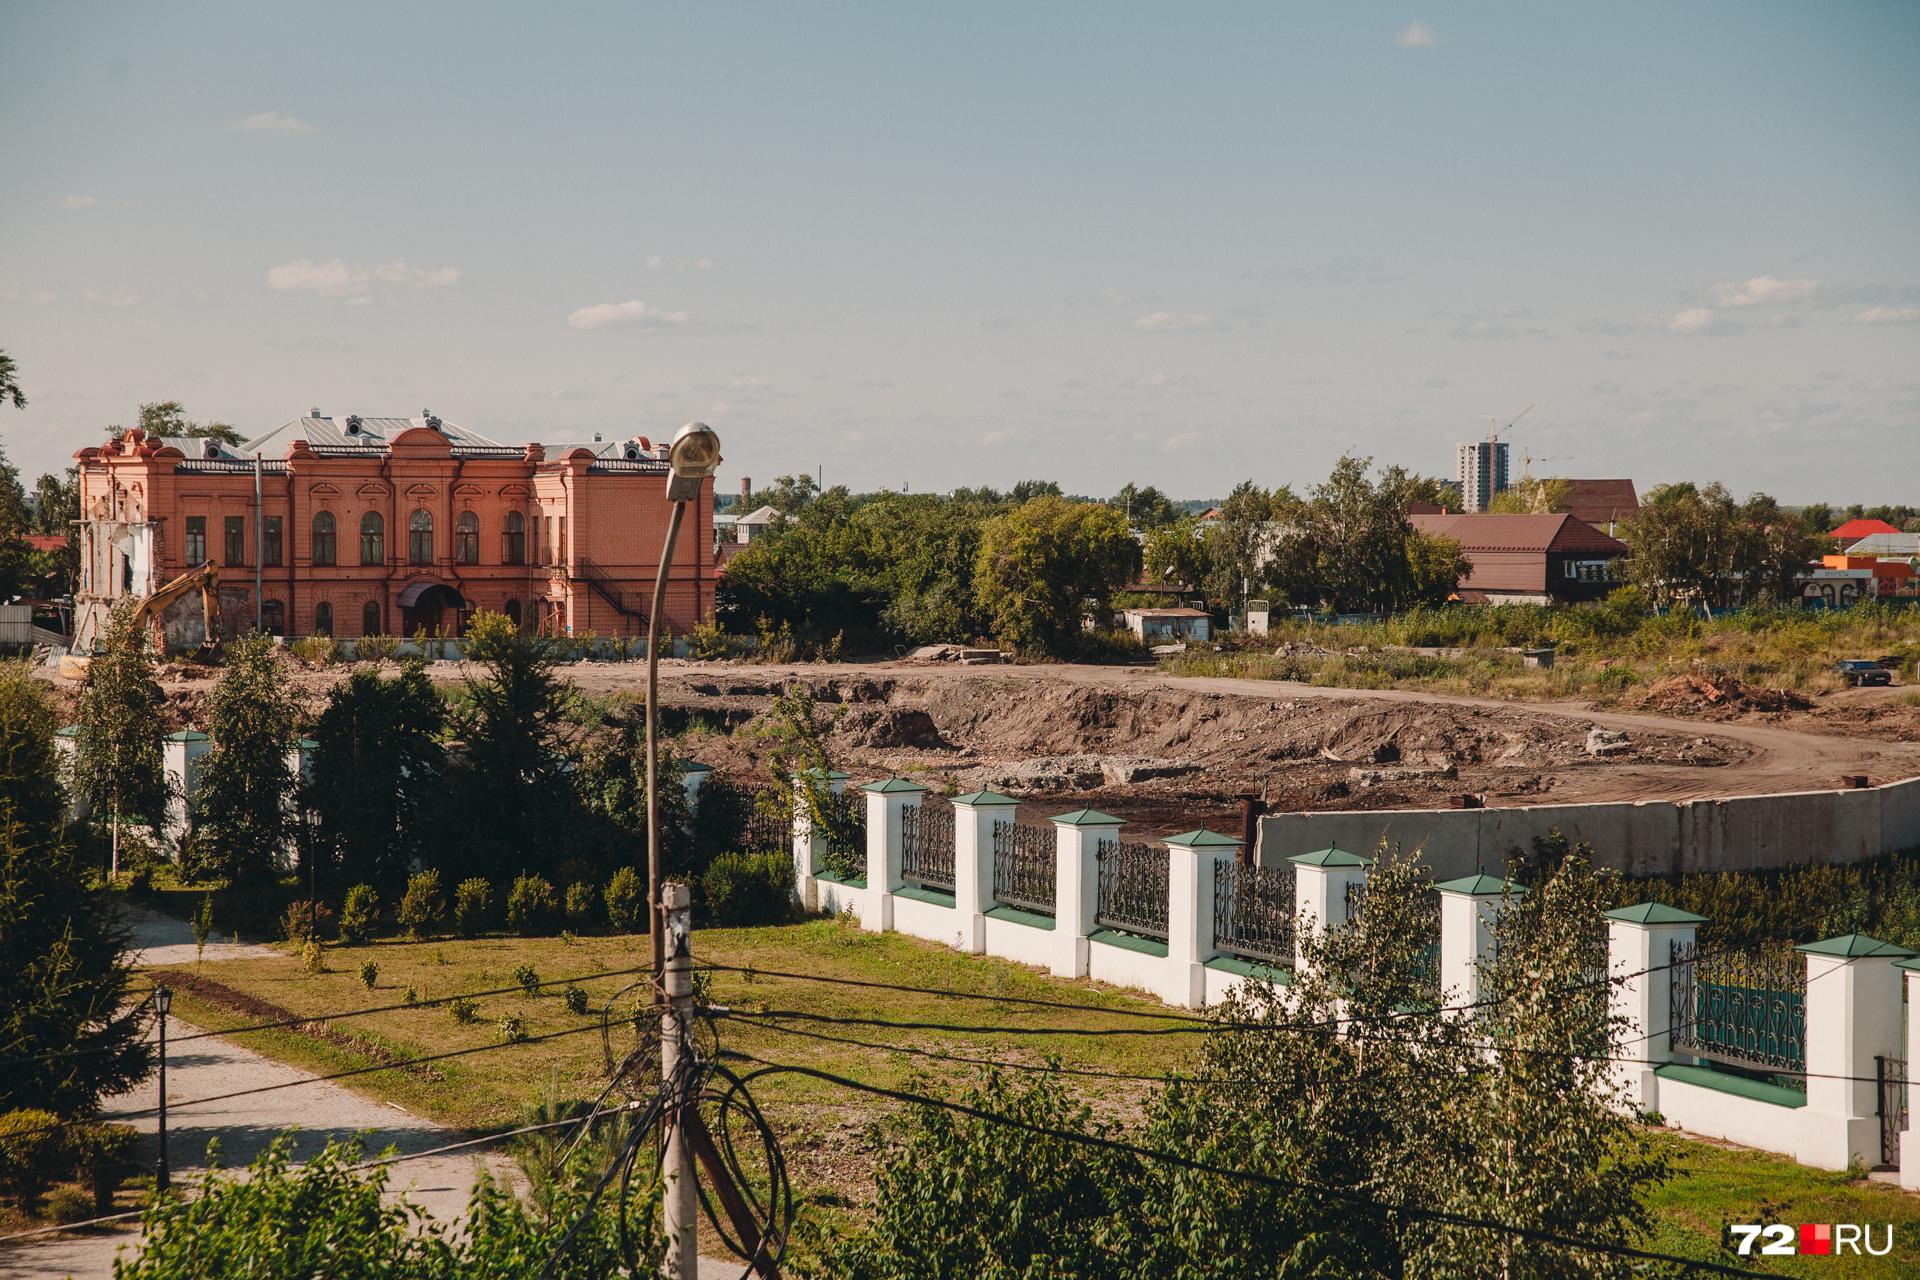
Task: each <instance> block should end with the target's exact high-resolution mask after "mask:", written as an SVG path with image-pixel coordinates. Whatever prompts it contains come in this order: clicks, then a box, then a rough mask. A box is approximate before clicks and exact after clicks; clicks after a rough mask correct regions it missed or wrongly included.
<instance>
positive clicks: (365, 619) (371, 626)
mask: <svg viewBox="0 0 1920 1280" xmlns="http://www.w3.org/2000/svg"><path fill="white" fill-rule="evenodd" d="M385 629H386V628H385V625H384V624H383V623H382V621H381V619H380V602H379V601H378V600H369V601H367V603H366V607H365V608H363V609H361V610H360V634H361V635H363V636H377V635H379V634H380V633H381V632H382V631H383V630H385Z"/></svg>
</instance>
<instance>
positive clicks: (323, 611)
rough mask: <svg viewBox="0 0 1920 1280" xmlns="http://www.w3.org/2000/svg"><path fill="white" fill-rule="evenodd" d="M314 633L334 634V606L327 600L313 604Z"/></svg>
mask: <svg viewBox="0 0 1920 1280" xmlns="http://www.w3.org/2000/svg"><path fill="white" fill-rule="evenodd" d="M313 634H315V635H317V636H330V635H332V634H333V606H332V605H330V604H328V603H327V602H326V601H325V600H322V601H321V602H320V603H319V604H317V605H315V606H313Z"/></svg>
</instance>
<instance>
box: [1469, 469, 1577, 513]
mask: <svg viewBox="0 0 1920 1280" xmlns="http://www.w3.org/2000/svg"><path fill="white" fill-rule="evenodd" d="M1572 494H1573V486H1572V485H1571V484H1569V483H1568V482H1567V481H1565V480H1562V479H1560V478H1559V477H1557V476H1553V477H1549V478H1547V479H1545V480H1536V479H1534V478H1533V477H1532V476H1521V477H1520V481H1519V483H1518V484H1515V485H1513V486H1511V487H1509V488H1507V489H1505V490H1503V491H1502V492H1500V493H1496V494H1494V495H1493V497H1492V498H1491V499H1489V500H1488V502H1487V510H1488V511H1492V512H1496V513H1499V514H1501V515H1533V516H1537V515H1546V514H1548V513H1550V512H1554V511H1565V510H1566V509H1567V499H1568V498H1569V497H1571V496H1572Z"/></svg>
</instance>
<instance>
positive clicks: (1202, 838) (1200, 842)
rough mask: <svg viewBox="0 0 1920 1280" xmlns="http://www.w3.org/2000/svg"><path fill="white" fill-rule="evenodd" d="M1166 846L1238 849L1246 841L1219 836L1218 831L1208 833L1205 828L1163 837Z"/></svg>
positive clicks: (1235, 837) (1237, 837)
mask: <svg viewBox="0 0 1920 1280" xmlns="http://www.w3.org/2000/svg"><path fill="white" fill-rule="evenodd" d="M1164 839H1165V840H1166V842H1167V843H1168V844H1177V845H1184V846H1185V847H1187V848H1189V849H1211V848H1233V849H1238V848H1239V847H1240V846H1241V845H1243V844H1245V843H1246V841H1245V840H1242V839H1241V838H1240V837H1239V836H1227V835H1221V834H1220V833H1219V832H1218V831H1209V830H1207V829H1206V828H1205V827H1196V828H1194V829H1193V830H1192V831H1182V832H1181V833H1180V834H1179V835H1177V836H1166V837H1164Z"/></svg>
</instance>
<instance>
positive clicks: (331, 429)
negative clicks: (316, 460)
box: [242, 415, 513, 453]
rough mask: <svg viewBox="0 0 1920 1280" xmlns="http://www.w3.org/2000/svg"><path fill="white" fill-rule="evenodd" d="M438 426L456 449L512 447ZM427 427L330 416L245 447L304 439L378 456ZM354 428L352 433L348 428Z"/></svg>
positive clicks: (410, 421)
mask: <svg viewBox="0 0 1920 1280" xmlns="http://www.w3.org/2000/svg"><path fill="white" fill-rule="evenodd" d="M435 421H436V422H438V423H439V431H440V434H441V435H443V436H445V437H446V438H447V443H448V444H450V445H452V446H453V447H454V448H455V449H456V450H460V449H475V448H477V449H511V448H513V446H512V445H507V444H502V443H500V442H499V441H498V440H489V439H488V438H487V437H486V436H483V435H481V434H480V433H479V432H477V431H469V430H467V429H466V428H465V427H462V426H459V425H457V424H455V423H452V422H446V421H442V420H440V419H435ZM426 425H428V424H427V420H426V418H425V417H419V418H364V417H359V416H357V415H345V416H342V417H338V418H332V417H327V416H324V415H322V416H320V417H312V416H308V417H305V418H295V419H294V420H293V421H292V422H289V423H286V424H285V425H283V426H279V427H275V428H274V429H273V430H272V431H269V432H267V433H266V434H265V435H263V436H255V437H254V438H253V439H251V440H249V441H247V443H246V444H245V445H244V446H242V448H244V449H245V451H246V452H248V453H268V452H272V453H281V452H284V451H285V450H286V448H287V447H288V446H289V445H291V444H292V443H293V442H294V441H295V440H305V441H306V442H307V444H308V445H310V446H312V447H313V448H315V449H350V450H353V451H354V452H365V453H377V452H380V451H382V450H385V449H386V448H387V446H388V445H389V444H390V443H391V442H392V441H393V439H394V437H396V436H398V435H400V434H401V433H402V432H404V431H411V430H413V429H414V428H415V427H424V426H426ZM350 426H351V427H352V428H354V429H353V430H349V427H350Z"/></svg>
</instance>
